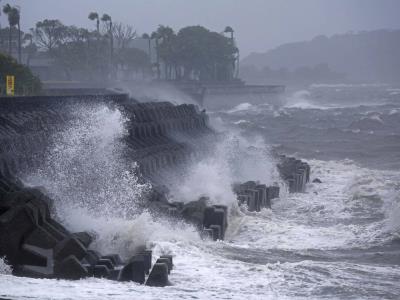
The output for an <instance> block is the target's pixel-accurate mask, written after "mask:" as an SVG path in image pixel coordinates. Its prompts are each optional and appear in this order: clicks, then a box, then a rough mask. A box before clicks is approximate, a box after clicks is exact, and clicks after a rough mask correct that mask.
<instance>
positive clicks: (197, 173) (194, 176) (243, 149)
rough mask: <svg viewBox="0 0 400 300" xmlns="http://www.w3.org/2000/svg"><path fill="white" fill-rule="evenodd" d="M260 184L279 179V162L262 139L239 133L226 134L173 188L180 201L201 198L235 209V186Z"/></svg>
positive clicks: (268, 183) (270, 183) (269, 183)
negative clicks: (257, 182)
mask: <svg viewBox="0 0 400 300" xmlns="http://www.w3.org/2000/svg"><path fill="white" fill-rule="evenodd" d="M250 180H253V181H260V182H261V183H263V184H267V185H272V184H273V183H274V182H275V181H278V180H280V179H279V177H278V174H277V170H276V162H275V161H274V159H273V158H272V156H271V155H270V152H269V151H268V149H267V147H266V145H265V142H264V140H263V139H262V138H260V137H243V136H241V135H240V133H239V132H233V131H232V132H225V134H224V135H222V136H220V138H219V140H218V141H217V142H216V144H215V145H212V146H210V148H209V149H208V152H207V154H206V155H205V156H204V157H203V158H202V159H200V160H199V161H195V162H193V163H192V164H191V165H190V166H189V167H188V168H187V172H186V174H185V176H184V178H182V180H179V182H175V183H174V188H173V189H172V191H173V194H174V197H175V198H177V200H179V201H186V202H188V201H194V200H197V199H199V198H200V197H202V196H207V197H209V198H210V203H211V204H223V205H227V206H228V207H236V206H237V199H236V195H234V193H233V191H232V185H233V184H234V183H238V182H246V181H250Z"/></svg>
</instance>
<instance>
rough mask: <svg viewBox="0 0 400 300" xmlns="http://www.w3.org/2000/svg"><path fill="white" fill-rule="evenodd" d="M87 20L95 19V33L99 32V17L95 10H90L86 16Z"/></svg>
mask: <svg viewBox="0 0 400 300" xmlns="http://www.w3.org/2000/svg"><path fill="white" fill-rule="evenodd" d="M88 18H89V20H92V21H94V20H96V29H97V33H98V34H100V17H99V14H98V13H97V12H91V13H90V14H89V16H88Z"/></svg>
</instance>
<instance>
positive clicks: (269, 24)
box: [1, 0, 400, 57]
mask: <svg viewBox="0 0 400 300" xmlns="http://www.w3.org/2000/svg"><path fill="white" fill-rule="evenodd" d="M1 1H2V2H1V5H4V4H5V3H10V4H14V5H19V6H20V7H21V10H22V19H21V26H22V28H23V29H27V28H31V27H33V26H34V24H35V23H36V22H37V21H38V20H42V19H45V18H48V19H60V20H61V21H62V22H63V23H65V24H66V25H72V24H74V25H78V26H83V27H87V28H94V23H92V22H90V21H89V20H88V18H87V16H88V13H89V12H91V11H97V12H98V13H99V14H103V13H108V14H109V15H111V17H112V18H113V20H114V21H120V22H123V23H129V24H131V25H133V26H134V28H136V30H137V31H138V33H140V34H141V33H143V32H151V31H153V30H154V29H155V28H156V27H157V25H158V24H163V25H169V26H171V27H172V28H174V29H176V30H177V29H179V28H181V27H183V26H187V25H203V26H206V27H208V28H210V29H212V30H215V31H222V30H223V29H224V28H225V26H226V25H230V26H232V27H233V29H234V30H235V34H236V38H237V41H238V44H239V48H240V50H241V53H242V57H243V56H244V55H247V54H249V53H251V52H265V51H266V50H268V49H270V48H273V47H276V46H278V45H280V44H282V43H286V42H293V41H301V40H308V39H311V38H313V37H314V36H316V35H319V34H326V35H332V34H335V33H346V32H348V31H360V30H373V29H382V28H389V29H400V16H399V15H400V0H1ZM6 22H7V21H6V18H5V16H1V24H2V26H5V24H6Z"/></svg>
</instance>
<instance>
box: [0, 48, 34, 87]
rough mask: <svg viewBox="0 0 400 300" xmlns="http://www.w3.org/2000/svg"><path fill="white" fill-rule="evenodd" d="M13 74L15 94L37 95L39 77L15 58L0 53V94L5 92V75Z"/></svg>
mask: <svg viewBox="0 0 400 300" xmlns="http://www.w3.org/2000/svg"><path fill="white" fill-rule="evenodd" d="M7 75H14V76H15V95H37V94H39V93H40V91H41V89H42V84H41V82H40V79H39V78H38V77H36V76H34V75H33V74H32V72H31V70H30V69H29V68H28V67H26V66H23V65H20V64H18V63H17V61H16V60H15V59H13V58H12V57H10V56H8V55H4V54H2V53H0V94H1V95H5V94H6V77H7Z"/></svg>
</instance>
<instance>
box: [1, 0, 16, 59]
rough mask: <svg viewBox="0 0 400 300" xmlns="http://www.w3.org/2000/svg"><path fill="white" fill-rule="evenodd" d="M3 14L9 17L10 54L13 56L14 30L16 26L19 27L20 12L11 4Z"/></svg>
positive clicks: (4, 9)
mask: <svg viewBox="0 0 400 300" xmlns="http://www.w3.org/2000/svg"><path fill="white" fill-rule="evenodd" d="M3 12H4V13H5V14H6V15H7V17H8V24H9V37H8V54H9V55H11V54H12V28H13V27H15V26H16V25H18V26H19V10H18V9H17V8H16V7H12V6H11V5H10V4H6V5H4V7H3Z"/></svg>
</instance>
